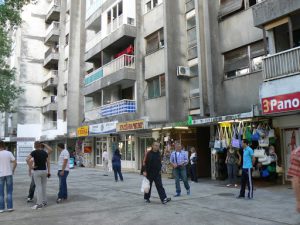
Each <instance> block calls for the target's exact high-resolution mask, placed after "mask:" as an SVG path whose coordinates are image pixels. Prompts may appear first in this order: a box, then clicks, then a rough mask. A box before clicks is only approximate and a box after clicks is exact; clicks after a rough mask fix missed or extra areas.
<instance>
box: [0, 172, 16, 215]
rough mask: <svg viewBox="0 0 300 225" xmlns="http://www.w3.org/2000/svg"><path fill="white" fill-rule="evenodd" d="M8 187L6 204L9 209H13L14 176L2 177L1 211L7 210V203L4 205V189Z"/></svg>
mask: <svg viewBox="0 0 300 225" xmlns="http://www.w3.org/2000/svg"><path fill="white" fill-rule="evenodd" d="M5 185H6V204H7V209H12V208H13V198H12V193H13V176H12V175H10V176H4V177H0V210H4V209H5V203H4V187H5Z"/></svg>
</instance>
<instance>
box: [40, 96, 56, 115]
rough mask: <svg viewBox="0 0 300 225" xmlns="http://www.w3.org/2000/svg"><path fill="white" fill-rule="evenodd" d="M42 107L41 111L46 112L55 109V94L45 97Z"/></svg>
mask: <svg viewBox="0 0 300 225" xmlns="http://www.w3.org/2000/svg"><path fill="white" fill-rule="evenodd" d="M43 105H44V106H43V107H42V113H48V112H51V111H57V102H56V96H55V95H52V96H50V97H47V98H45V99H44V102H43Z"/></svg>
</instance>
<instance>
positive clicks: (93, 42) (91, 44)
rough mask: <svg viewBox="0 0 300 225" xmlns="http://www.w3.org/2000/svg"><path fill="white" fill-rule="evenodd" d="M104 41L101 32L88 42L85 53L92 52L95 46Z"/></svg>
mask: <svg viewBox="0 0 300 225" xmlns="http://www.w3.org/2000/svg"><path fill="white" fill-rule="evenodd" d="M101 40H102V33H101V31H99V32H98V33H97V34H96V35H95V36H94V37H93V38H92V39H91V40H89V41H87V43H86V46H85V51H86V52H87V51H89V50H91V49H92V48H93V47H94V46H95V45H97V44H98V43H99V42H100V41H101Z"/></svg>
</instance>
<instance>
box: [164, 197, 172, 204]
mask: <svg viewBox="0 0 300 225" xmlns="http://www.w3.org/2000/svg"><path fill="white" fill-rule="evenodd" d="M169 201H171V198H165V199H164V200H163V201H162V204H167V203H168V202H169Z"/></svg>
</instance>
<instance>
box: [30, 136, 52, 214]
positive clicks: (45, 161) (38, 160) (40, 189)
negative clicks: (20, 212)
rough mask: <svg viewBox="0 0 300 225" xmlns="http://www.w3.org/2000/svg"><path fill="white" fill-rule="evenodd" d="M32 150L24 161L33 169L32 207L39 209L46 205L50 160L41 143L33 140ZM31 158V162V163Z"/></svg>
mask: <svg viewBox="0 0 300 225" xmlns="http://www.w3.org/2000/svg"><path fill="white" fill-rule="evenodd" d="M34 149H35V150H34V151H32V152H31V153H30V155H29V156H27V158H26V162H27V164H28V166H29V167H30V169H31V170H33V179H34V183H35V185H36V189H37V201H36V204H35V205H34V206H33V207H32V209H40V208H42V207H44V206H46V205H47V196H46V186H47V177H48V178H50V176H51V174H50V161H49V157H48V153H47V152H46V151H44V150H43V144H42V143H41V142H39V141H36V142H34ZM32 158H33V163H32Z"/></svg>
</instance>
